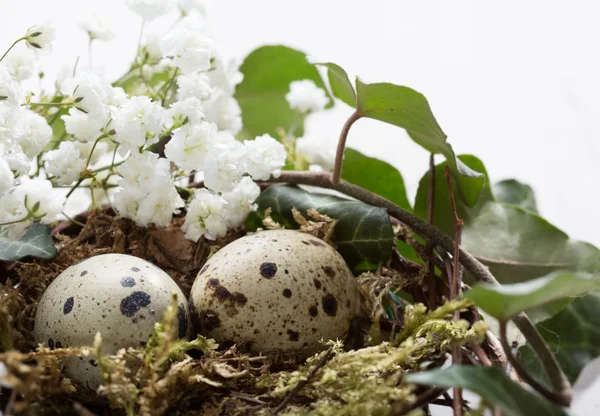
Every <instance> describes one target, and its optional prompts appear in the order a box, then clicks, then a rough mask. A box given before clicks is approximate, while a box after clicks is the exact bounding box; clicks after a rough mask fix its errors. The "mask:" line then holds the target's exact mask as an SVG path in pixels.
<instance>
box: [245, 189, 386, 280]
mask: <svg viewBox="0 0 600 416" xmlns="http://www.w3.org/2000/svg"><path fill="white" fill-rule="evenodd" d="M256 203H257V204H258V211H257V212H256V213H252V214H251V215H250V216H249V217H248V220H247V221H246V225H247V228H248V229H249V230H250V231H254V230H256V229H257V228H259V227H261V226H262V223H261V219H262V217H264V212H265V210H266V209H267V208H271V209H272V211H271V217H272V218H273V219H274V220H275V221H277V222H278V223H279V224H281V225H282V226H284V227H286V228H298V224H297V223H296V222H295V221H294V218H293V215H292V208H296V209H297V210H298V211H300V213H302V215H304V216H306V211H307V210H308V209H309V208H314V209H316V210H317V211H318V212H319V213H321V214H325V215H328V216H329V217H331V218H335V219H337V220H338V223H337V225H336V227H335V231H334V234H333V237H332V242H333V243H334V244H335V246H336V248H337V250H338V251H339V252H340V254H341V255H342V257H344V259H345V260H346V263H348V265H349V266H350V268H351V269H352V270H353V271H354V272H355V273H360V272H362V271H366V270H373V269H376V268H377V267H378V266H379V264H380V263H382V262H384V261H386V260H387V259H388V258H389V257H390V255H391V252H392V245H393V244H394V233H393V231H392V225H391V223H390V219H389V216H388V213H387V211H386V210H385V209H384V208H378V207H373V206H371V205H367V204H365V203H363V202H360V201H354V200H349V199H344V198H340V197H337V196H333V195H327V194H317V193H310V192H307V191H304V190H302V189H300V188H297V187H295V186H289V185H274V186H270V187H269V188H267V189H266V190H265V191H263V192H262V193H261V194H260V196H259V197H258V199H257V200H256Z"/></svg>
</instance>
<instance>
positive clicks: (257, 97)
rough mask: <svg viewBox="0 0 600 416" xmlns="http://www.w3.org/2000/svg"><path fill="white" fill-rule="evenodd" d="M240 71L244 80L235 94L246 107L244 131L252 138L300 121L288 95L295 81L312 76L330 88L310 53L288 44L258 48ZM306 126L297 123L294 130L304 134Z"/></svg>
mask: <svg viewBox="0 0 600 416" xmlns="http://www.w3.org/2000/svg"><path fill="white" fill-rule="evenodd" d="M240 71H241V72H242V74H244V80H243V81H242V82H241V84H239V85H238V86H237V87H236V90H235V98H236V99H237V100H238V103H239V104H240V107H241V108H242V120H243V123H244V131H243V135H244V136H246V137H248V138H254V137H256V136H260V135H262V134H266V133H268V134H270V135H271V136H273V137H279V134H277V129H279V128H283V129H285V130H288V129H289V128H290V127H291V126H292V125H294V124H295V123H296V122H297V121H298V120H297V119H298V116H297V114H296V112H295V111H294V110H292V109H290V107H289V104H288V103H287V101H286V99H285V95H286V94H287V93H288V92H289V90H290V83H291V82H292V81H296V80H303V79H309V80H312V81H314V83H315V84H316V85H317V86H318V87H320V88H323V89H324V90H325V91H327V89H326V88H325V85H324V84H323V80H322V79H321V76H320V75H319V71H317V68H315V66H314V65H312V64H310V63H309V62H308V61H307V60H306V55H305V54H304V53H303V52H300V51H298V50H295V49H291V48H288V47H286V46H262V47H260V48H258V49H255V50H254V51H252V52H251V53H250V54H249V55H248V56H247V57H246V59H244V62H243V63H242V65H241V67H240ZM303 130H304V128H303V126H302V125H297V126H296V128H295V130H294V134H295V135H296V136H297V137H300V136H301V135H302V134H303Z"/></svg>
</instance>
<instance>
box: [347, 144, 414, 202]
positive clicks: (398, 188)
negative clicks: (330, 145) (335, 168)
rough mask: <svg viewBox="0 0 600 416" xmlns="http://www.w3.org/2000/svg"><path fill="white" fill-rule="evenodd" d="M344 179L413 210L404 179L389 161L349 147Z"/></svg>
mask: <svg viewBox="0 0 600 416" xmlns="http://www.w3.org/2000/svg"><path fill="white" fill-rule="evenodd" d="M342 179H344V180H346V181H348V182H350V183H353V184H354V185H358V186H360V187H362V188H365V189H366V190H368V191H371V192H373V193H375V194H377V195H380V196H382V197H384V198H386V199H388V200H390V201H392V202H393V203H394V204H396V205H398V206H400V207H402V208H404V209H405V210H407V211H412V208H411V206H410V202H408V197H407V196H406V188H405V187H404V179H402V175H401V174H400V172H398V170H397V169H396V168H395V167H393V166H392V165H390V164H389V163H386V162H384V161H382V160H379V159H375V158H372V157H368V156H365V155H363V154H362V153H360V152H359V151H357V150H354V149H350V148H347V149H346V150H345V152H344V166H343V169H342Z"/></svg>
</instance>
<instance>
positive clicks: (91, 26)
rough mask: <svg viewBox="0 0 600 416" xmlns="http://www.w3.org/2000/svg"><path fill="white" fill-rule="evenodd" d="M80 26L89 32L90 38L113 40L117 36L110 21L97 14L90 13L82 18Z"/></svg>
mask: <svg viewBox="0 0 600 416" xmlns="http://www.w3.org/2000/svg"><path fill="white" fill-rule="evenodd" d="M79 27H80V28H81V29H83V30H85V31H86V32H87V33H88V35H89V36H90V39H99V40H112V39H113V38H114V37H115V32H114V30H113V29H112V28H111V27H110V26H109V24H108V22H107V21H106V20H105V19H103V18H102V17H100V16H98V15H97V14H90V15H88V16H86V17H85V18H83V19H81V20H80V21H79Z"/></svg>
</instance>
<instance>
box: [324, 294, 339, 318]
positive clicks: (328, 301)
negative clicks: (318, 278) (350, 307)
mask: <svg viewBox="0 0 600 416" xmlns="http://www.w3.org/2000/svg"><path fill="white" fill-rule="evenodd" d="M337 307H338V305H337V300H336V299H335V296H333V295H332V294H330V293H328V294H326V295H325V296H323V310H324V311H325V313H326V314H327V315H329V316H335V315H337Z"/></svg>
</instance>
